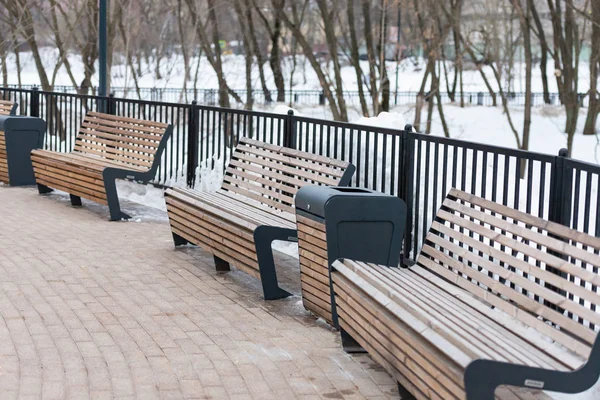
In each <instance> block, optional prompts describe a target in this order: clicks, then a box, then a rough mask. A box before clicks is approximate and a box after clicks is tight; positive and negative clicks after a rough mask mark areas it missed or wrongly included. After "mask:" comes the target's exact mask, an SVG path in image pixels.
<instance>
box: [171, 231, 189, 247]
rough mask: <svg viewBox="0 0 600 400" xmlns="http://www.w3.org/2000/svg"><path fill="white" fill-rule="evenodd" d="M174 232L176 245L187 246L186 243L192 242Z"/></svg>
mask: <svg viewBox="0 0 600 400" xmlns="http://www.w3.org/2000/svg"><path fill="white" fill-rule="evenodd" d="M172 234H173V243H175V247H177V246H185V245H186V244H188V243H190V242H189V240H187V239H185V238H183V237H181V236H179V235H178V234H176V233H175V232H172Z"/></svg>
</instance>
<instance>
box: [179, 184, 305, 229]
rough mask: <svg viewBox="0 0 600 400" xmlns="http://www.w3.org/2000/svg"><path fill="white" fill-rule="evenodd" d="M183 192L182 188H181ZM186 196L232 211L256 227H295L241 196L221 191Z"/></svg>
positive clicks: (193, 193)
mask: <svg viewBox="0 0 600 400" xmlns="http://www.w3.org/2000/svg"><path fill="white" fill-rule="evenodd" d="M179 191H180V192H181V190H179ZM185 193H186V196H189V197H191V198H193V199H195V200H197V201H200V202H204V203H207V204H210V205H211V206H213V207H215V208H217V209H219V210H221V211H222V212H227V211H229V212H232V213H234V214H235V215H236V216H237V217H238V218H242V219H244V220H246V221H248V222H250V223H252V224H253V225H254V226H255V227H256V226H258V225H274V226H282V227H289V228H291V229H293V226H294V224H293V223H292V222H291V221H289V220H287V219H284V218H281V217H280V216H278V215H276V214H273V213H270V212H269V210H265V209H263V208H259V207H255V206H254V205H252V206H250V207H249V204H248V203H246V202H243V201H241V199H242V198H241V197H240V196H235V197H233V196H223V195H220V194H219V193H217V194H213V193H207V192H193V191H189V190H188V191H185Z"/></svg>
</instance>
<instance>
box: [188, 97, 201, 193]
mask: <svg viewBox="0 0 600 400" xmlns="http://www.w3.org/2000/svg"><path fill="white" fill-rule="evenodd" d="M196 104H197V102H196V100H194V101H192V104H191V105H190V106H189V108H188V129H187V130H188V148H187V152H188V154H187V186H188V187H190V188H193V187H194V185H195V183H196V169H197V168H198V144H199V140H198V136H199V129H198V107H197V106H196Z"/></svg>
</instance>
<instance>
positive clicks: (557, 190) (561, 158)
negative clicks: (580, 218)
mask: <svg viewBox="0 0 600 400" xmlns="http://www.w3.org/2000/svg"><path fill="white" fill-rule="evenodd" d="M568 154H569V152H568V150H567V149H560V150H559V152H558V156H557V157H555V160H554V164H553V165H552V175H551V177H550V193H549V194H550V204H549V209H548V219H549V220H550V221H552V222H556V223H559V224H561V225H565V226H570V225H571V223H570V222H571V196H572V192H573V173H572V172H570V171H569V168H568V167H567V166H566V163H565V160H566V158H567V157H568ZM550 236H552V235H550ZM550 254H553V255H554V256H556V257H558V258H564V255H562V254H559V253H555V252H552V251H550ZM546 269H547V270H548V272H551V273H553V274H556V275H560V276H562V277H564V278H566V277H567V275H566V274H565V273H564V272H561V271H560V270H558V269H556V268H552V267H549V266H546ZM545 286H546V288H548V289H550V290H552V291H554V292H557V293H559V294H560V295H562V296H566V295H567V292H566V291H564V290H562V289H560V288H558V287H556V286H554V285H551V284H549V283H546V284H545ZM544 304H546V305H547V306H548V307H550V308H552V309H554V310H558V311H559V312H560V313H563V312H564V310H563V309H562V308H561V307H558V306H556V305H555V304H553V303H550V302H548V301H545V302H544Z"/></svg>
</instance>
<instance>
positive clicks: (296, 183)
mask: <svg viewBox="0 0 600 400" xmlns="http://www.w3.org/2000/svg"><path fill="white" fill-rule="evenodd" d="M232 167H235V168H232ZM272 168H273V167H272V166H271V167H269V168H265V167H264V166H258V165H253V164H249V163H247V162H244V161H243V160H236V159H231V160H230V161H229V166H228V167H227V170H226V172H227V173H229V174H236V173H238V171H240V170H241V171H245V172H247V173H254V174H255V175H261V176H264V177H265V178H271V179H274V180H275V182H280V183H281V184H285V185H286V186H288V187H297V188H300V187H302V186H304V185H306V180H302V179H299V178H297V177H295V176H292V175H289V174H282V173H280V172H277V171H273V169H272Z"/></svg>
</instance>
